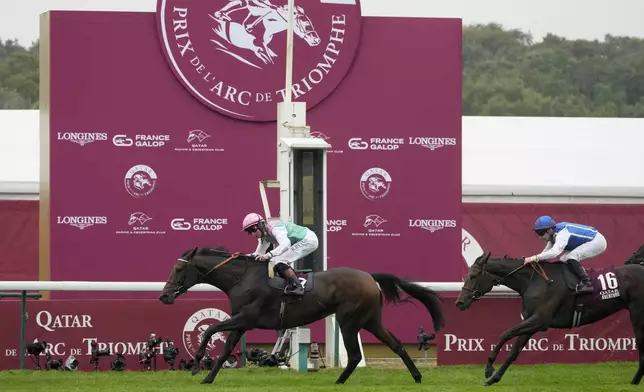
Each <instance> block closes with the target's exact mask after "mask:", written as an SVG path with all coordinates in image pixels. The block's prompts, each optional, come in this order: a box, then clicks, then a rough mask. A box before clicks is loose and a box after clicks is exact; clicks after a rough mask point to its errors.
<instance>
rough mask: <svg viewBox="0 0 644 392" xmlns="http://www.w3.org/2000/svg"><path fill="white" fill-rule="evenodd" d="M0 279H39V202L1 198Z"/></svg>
mask: <svg viewBox="0 0 644 392" xmlns="http://www.w3.org/2000/svg"><path fill="white" fill-rule="evenodd" d="M0 227H2V234H1V235H0V280H38V201H37V200H0Z"/></svg>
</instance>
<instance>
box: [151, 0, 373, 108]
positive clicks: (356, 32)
mask: <svg viewBox="0 0 644 392" xmlns="http://www.w3.org/2000/svg"><path fill="white" fill-rule="evenodd" d="M288 20H289V15H288V2H287V0H158V2H157V24H158V33H159V39H160V40H161V45H162V47H163V52H164V53H165V56H166V59H167V61H168V63H169V66H170V67H171V68H172V70H173V72H174V73H175V75H176V76H177V78H178V79H179V81H180V83H181V84H182V85H183V86H184V87H185V88H186V89H187V90H188V91H189V92H190V93H191V94H192V95H193V96H194V97H195V98H196V99H198V100H199V101H200V102H201V103H202V104H204V105H206V106H207V107H209V108H211V109H213V110H216V111H218V112H220V113H223V114H225V115H227V116H230V117H233V118H237V119H242V120H249V121H274V120H276V119H277V103H278V102H282V101H283V100H284V97H285V94H286V92H285V86H284V73H285V69H286V68H285V67H286V37H287V34H286V32H287V28H288ZM360 29H361V10H360V0H309V1H306V2H296V4H295V7H294V10H293V53H294V55H293V84H292V97H291V99H292V100H294V101H305V102H306V103H307V108H308V109H310V108H312V107H313V106H315V105H316V104H317V103H319V102H321V101H322V100H323V99H324V98H326V97H327V96H328V95H329V94H331V93H332V92H333V90H334V89H335V88H336V87H337V86H338V85H339V84H340V83H341V82H342V80H343V79H344V77H345V75H346V74H347V72H348V70H349V68H350V67H351V63H352V62H353V59H354V57H355V54H356V52H357V49H358V44H359V41H360Z"/></svg>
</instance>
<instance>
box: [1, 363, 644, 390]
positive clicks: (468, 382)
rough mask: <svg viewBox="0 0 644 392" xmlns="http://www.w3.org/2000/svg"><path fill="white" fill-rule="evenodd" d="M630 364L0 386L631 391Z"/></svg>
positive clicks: (247, 373) (11, 374)
mask: <svg viewBox="0 0 644 392" xmlns="http://www.w3.org/2000/svg"><path fill="white" fill-rule="evenodd" d="M636 366H637V365H636V364H635V363H632V362H629V363H604V364H588V365H560V364H550V365H532V366H528V365H525V366H520V365H515V366H512V367H511V368H510V369H509V370H508V372H507V373H506V374H505V377H504V378H503V380H502V381H501V382H500V383H499V384H496V385H494V386H491V387H487V388H486V387H484V386H482V382H483V381H484V380H485V379H484V374H483V369H484V366H482V365H481V366H450V367H440V368H439V367H427V366H425V365H421V366H419V368H420V370H421V372H422V373H423V383H422V384H415V383H414V382H413V380H412V378H411V376H410V375H409V373H408V372H407V371H406V370H400V369H382V368H358V369H356V371H355V372H354V373H353V375H352V376H351V378H349V380H348V381H347V383H346V384H345V385H342V386H338V385H335V384H334V382H335V379H336V377H337V376H338V375H339V374H340V370H339V369H323V370H320V371H319V372H311V373H306V374H304V373H296V372H295V371H292V370H280V369H276V368H270V369H268V368H245V369H222V371H221V372H220V373H219V375H218V376H217V379H216V380H215V383H214V384H212V385H201V384H200V382H201V380H202V379H203V378H204V377H205V376H206V373H205V372H203V371H202V372H201V373H199V374H197V375H196V376H194V377H193V376H191V375H190V373H189V372H186V371H174V372H170V371H165V370H164V371H157V372H156V373H152V372H141V371H126V372H111V371H101V372H98V373H94V372H59V371H49V372H47V371H4V372H0V390H1V391H3V392H9V391H23V392H28V391H29V392H30V391H34V392H36V391H38V392H45V391H52V392H53V391H56V392H74V391H78V392H80V391H82V392H117V391H127V392H147V391H155V392H157V391H172V392H176V391H181V392H189V391H236V392H266V391H270V392H276V391H293V392H296V391H297V392H299V391H306V392H319V391H346V392H358V391H360V392H363V391H382V392H399V391H402V390H404V391H405V392H408V391H432V392H440V391H459V392H461V391H484V390H485V391H494V390H498V391H508V392H517V391H521V392H528V391H540V392H544V391H557V392H561V391H566V392H588V391H612V392H614V391H634V390H638V389H640V388H642V390H644V385H642V386H640V387H637V386H632V385H630V381H631V378H632V377H633V374H634V373H635V370H636Z"/></svg>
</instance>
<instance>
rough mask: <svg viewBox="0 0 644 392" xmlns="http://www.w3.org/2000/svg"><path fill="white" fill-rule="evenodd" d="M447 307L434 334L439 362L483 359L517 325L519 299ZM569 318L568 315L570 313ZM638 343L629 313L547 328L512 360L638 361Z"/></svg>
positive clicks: (509, 345) (504, 353)
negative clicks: (461, 308)
mask: <svg viewBox="0 0 644 392" xmlns="http://www.w3.org/2000/svg"><path fill="white" fill-rule="evenodd" d="M453 301H454V300H453V299H450V301H449V302H448V303H447V304H446V305H447V306H448V309H447V310H448V312H447V322H446V328H445V330H444V331H441V332H440V333H439V334H438V336H437V337H436V344H437V349H438V354H437V355H438V357H437V361H438V365H466V364H480V365H483V364H485V363H487V358H488V356H489V354H490V352H491V350H492V349H493V348H494V346H495V345H496V344H497V342H498V340H499V338H500V337H501V335H503V333H504V332H505V331H506V330H507V329H508V328H511V327H514V326H516V325H517V324H519V323H520V322H521V321H522V319H521V301H520V300H519V299H517V298H484V299H482V300H480V301H479V302H477V303H474V304H473V305H472V306H471V307H470V308H469V309H468V310H466V311H459V310H458V309H456V307H455V306H454V304H453ZM571 320H572V314H571ZM513 342H514V339H512V340H510V341H509V342H507V343H506V344H505V345H504V346H503V348H502V349H501V351H500V354H499V357H498V358H497V360H496V362H495V364H496V366H497V367H498V366H499V365H500V364H501V363H503V361H504V360H505V358H507V356H508V354H509V351H510V349H511V348H512V343H513ZM637 359H638V351H637V346H636V344H635V338H634V335H633V330H632V326H631V321H630V316H629V314H628V312H619V313H617V314H615V315H612V316H610V317H608V318H607V319H605V320H602V321H598V322H596V323H594V324H590V325H584V326H582V327H579V328H574V329H550V330H548V331H545V332H538V333H536V334H534V335H533V336H532V338H531V339H530V341H529V342H528V344H527V345H526V347H525V348H524V349H523V351H522V352H521V354H520V355H519V357H518V359H517V360H516V361H515V364H539V363H585V362H607V361H636V360H637Z"/></svg>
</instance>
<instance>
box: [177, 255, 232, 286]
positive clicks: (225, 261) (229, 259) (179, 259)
mask: <svg viewBox="0 0 644 392" xmlns="http://www.w3.org/2000/svg"><path fill="white" fill-rule="evenodd" d="M239 255H240V253H238V252H236V253H231V254H230V257H229V258H227V259H226V260H224V261H222V262H221V263H219V264H217V265H216V266H214V267H212V268H211V269H210V271H208V272H206V273H205V274H204V276H208V275H209V274H210V273H211V272H212V271H214V270H216V269H217V268H219V267H221V266H222V265H224V264H226V263H228V262H229V261H231V260H233V259H235V258H237V257H239ZM177 261H183V262H184V263H186V264H188V263H189V262H190V261H188V260H186V259H183V258H181V257H180V258H178V259H177ZM166 283H173V284H176V283H175V282H168V281H166Z"/></svg>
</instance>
